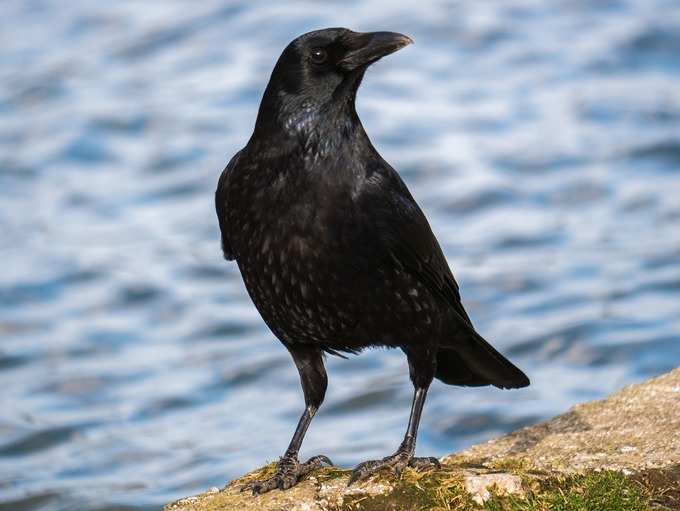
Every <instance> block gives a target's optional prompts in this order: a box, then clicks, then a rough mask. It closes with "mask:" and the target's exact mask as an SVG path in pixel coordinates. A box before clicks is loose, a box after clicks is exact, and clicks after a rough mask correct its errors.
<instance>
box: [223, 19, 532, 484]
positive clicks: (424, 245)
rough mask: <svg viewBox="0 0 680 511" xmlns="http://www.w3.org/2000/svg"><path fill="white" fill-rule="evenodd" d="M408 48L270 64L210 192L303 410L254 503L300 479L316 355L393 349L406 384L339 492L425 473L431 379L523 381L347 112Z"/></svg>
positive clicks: (346, 51) (299, 49) (372, 42)
mask: <svg viewBox="0 0 680 511" xmlns="http://www.w3.org/2000/svg"><path fill="white" fill-rule="evenodd" d="M412 42H413V41H412V40H411V39H410V38H409V37H407V36H405V35H402V34H398V33H394V32H368V33H360V32H354V31H351V30H348V29H345V28H328V29H323V30H316V31H313V32H309V33H307V34H304V35H302V36H300V37H298V38H296V39H295V40H293V41H292V42H291V43H290V44H289V45H288V46H287V47H286V48H285V50H284V51H283V53H282V54H281V56H280V57H279V59H278V61H277V63H276V65H275V67H274V70H273V72H272V74H271V78H270V80H269V84H268V85H267V88H266V90H265V92H264V95H263V97H262V102H261V104H260V108H259V111H258V114H257V119H256V121H255V128H254V130H253V134H252V136H251V137H250V140H249V141H248V143H247V144H246V146H245V147H244V148H243V149H241V150H240V151H239V152H238V153H236V155H235V156H234V157H233V158H232V159H231V161H229V163H228V165H227V167H226V168H225V169H224V171H223V172H222V174H221V176H220V178H219V182H218V185H217V191H216V193H215V205H216V210H217V218H218V221H219V227H220V231H221V235H222V251H223V254H224V257H225V258H226V259H227V260H236V262H237V264H238V268H239V270H240V272H241V275H242V277H243V281H244V283H245V286H246V289H247V291H248V294H249V295H250V298H251V299H252V301H253V303H254V305H255V307H256V308H257V310H258V311H259V313H260V315H261V316H262V319H263V320H264V322H265V323H266V324H267V326H268V327H269V328H270V330H271V331H272V332H273V333H274V335H275V336H276V337H277V338H278V339H279V340H280V341H281V342H282V343H283V345H284V346H285V347H286V349H287V350H288V351H289V352H290V354H291V356H292V357H293V361H294V362H295V365H296V366H297V369H298V371H299V374H300V382H301V385H302V391H303V394H304V399H305V405H306V406H305V410H304V412H303V413H302V416H301V417H300V420H299V422H298V425H297V428H296V430H295V434H294V435H293V438H292V440H291V442H290V445H289V447H288V449H287V450H286V452H285V454H284V455H283V456H282V457H281V458H280V460H279V462H278V465H277V468H276V472H275V473H274V475H273V476H272V477H271V478H269V479H266V480H262V481H252V482H251V483H249V484H247V485H245V486H244V489H249V490H252V492H253V494H259V493H263V492H266V491H269V490H272V489H274V488H280V489H286V488H289V487H291V486H293V485H294V484H295V483H296V482H297V481H298V479H299V478H300V477H301V476H302V475H304V474H306V473H308V472H309V471H311V470H313V469H315V468H319V467H321V466H323V465H324V464H329V465H330V464H332V463H331V461H330V459H329V458H328V457H326V456H323V455H319V456H314V457H312V458H311V459H309V460H308V461H306V462H305V463H301V462H300V461H299V460H298V452H299V449H300V445H301V444H302V440H303V437H304V436H305V432H306V431H307V428H308V427H309V424H310V422H311V421H312V418H313V417H314V415H315V414H316V412H317V410H318V408H319V406H320V405H321V403H322V402H323V399H324V395H325V393H326V387H327V377H326V370H325V368H324V362H323V361H324V354H332V355H339V356H343V357H344V356H345V354H355V353H358V352H360V351H361V350H363V349H364V348H367V347H374V346H382V347H389V348H399V349H401V350H402V351H403V352H404V354H405V355H406V357H407V360H408V367H409V375H410V379H411V382H412V383H413V386H414V395H413V403H412V407H411V414H410V417H409V421H408V427H407V429H406V434H405V436H404V440H403V442H402V443H401V445H400V446H399V448H398V449H397V451H396V453H395V454H393V455H391V456H387V457H385V458H383V459H381V460H374V461H367V462H364V463H361V464H359V465H358V466H357V467H356V468H355V469H354V471H353V472H352V475H351V477H350V481H349V484H352V483H353V482H355V481H358V480H361V479H365V478H366V477H368V476H370V475H371V474H373V473H374V472H376V471H377V470H379V469H382V468H389V469H391V470H392V471H394V472H395V473H396V474H400V473H401V471H402V470H403V469H404V468H405V467H407V466H411V467H417V468H427V467H437V466H438V461H437V459H436V458H415V457H414V452H415V446H416V435H417V431H418V423H419V422H420V416H421V413H422V410H423V405H424V403H425V397H426V395H427V391H428V388H429V386H430V384H431V383H432V380H433V378H437V379H439V380H441V381H442V382H444V383H447V384H449V385H463V386H481V385H494V386H496V387H499V388H519V387H524V386H526V385H529V379H528V378H527V377H526V375H525V374H524V373H523V372H522V371H521V370H519V369H518V368H517V367H515V366H514V365H513V364H512V363H511V362H510V361H508V360H507V359H506V358H505V357H503V355H501V354H500V353H499V352H498V351H496V350H495V349H494V348H493V347H492V346H491V345H490V344H489V343H488V342H487V341H485V340H484V339H483V338H482V337H481V336H480V335H479V334H478V333H477V332H476V330H475V328H474V327H473V325H472V322H471V320H470V317H469V316H468V314H467V313H466V312H465V309H464V308H463V304H462V303H461V297H460V293H459V288H458V284H457V283H456V280H455V279H454V277H453V274H452V273H451V270H450V269H449V266H448V264H447V262H446V259H445V257H444V254H443V253H442V250H441V248H440V246H439V243H438V242H437V239H436V238H435V236H434V234H433V233H432V230H431V229H430V226H429V224H428V222H427V220H426V218H425V215H424V214H423V212H422V211H421V209H420V208H419V207H418V204H416V201H415V200H414V199H413V197H412V196H411V194H410V193H409V190H408V189H407V187H406V185H405V184H404V182H403V181H402V180H401V178H400V177H399V175H398V174H397V172H396V171H395V170H394V169H393V168H392V167H391V166H390V165H389V164H388V163H387V162H386V161H385V160H384V159H383V158H382V157H381V156H380V154H378V151H377V150H376V149H375V147H373V144H372V143H371V141H370V140H369V138H368V135H367V134H366V132H365V131H364V128H363V126H362V124H361V121H360V120H359V117H358V115H357V112H356V109H355V98H356V93H357V89H358V88H359V85H360V83H361V81H362V78H363V76H364V73H365V71H366V69H367V68H368V67H369V66H370V65H371V64H373V63H374V62H376V61H377V60H379V59H380V58H381V57H384V56H385V55H388V54H390V53H393V52H395V51H397V50H399V49H401V48H403V47H404V46H407V45H408V44H410V43H412Z"/></svg>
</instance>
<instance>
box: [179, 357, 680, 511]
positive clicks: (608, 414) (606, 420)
mask: <svg viewBox="0 0 680 511" xmlns="http://www.w3.org/2000/svg"><path fill="white" fill-rule="evenodd" d="M442 462H443V467H442V469H441V470H437V471H433V472H424V473H420V472H416V471H415V470H411V469H406V470H405V471H404V472H403V474H402V475H401V477H400V478H396V477H395V476H394V475H393V474H391V473H379V474H376V475H375V476H373V477H371V478H369V479H368V480H367V481H362V482H361V483H358V484H356V485H353V486H351V487H350V488H347V481H348V480H349V475H350V471H349V470H342V469H338V468H335V467H331V468H324V469H320V470H318V471H315V472H314V473H312V474H309V475H308V476H307V477H305V478H304V479H303V480H302V481H300V482H299V483H298V484H297V485H296V486H294V487H293V488H290V489H288V490H285V491H279V490H274V491H271V492H268V493H266V494H264V495H260V496H255V497H254V496H252V495H250V494H249V493H242V492H240V488H241V486H242V485H243V484H244V483H245V482H246V481H248V480H251V479H261V478H264V477H267V476H268V475H270V474H271V473H273V471H274V468H275V464H274V463H272V464H269V465H266V466H265V467H262V468H261V469H258V470H257V471H255V472H252V473H250V474H248V475H246V476H244V477H242V478H240V479H237V480H235V481H233V482H232V483H230V484H229V485H227V486H226V487H225V488H223V489H222V490H218V489H216V488H215V489H213V490H212V491H209V492H207V493H204V494H201V495H198V496H195V497H188V498H186V499H182V500H179V501H177V502H175V503H173V504H169V505H168V506H166V511H231V510H238V511H241V510H243V511H248V510H257V511H268V510H277V511H278V510H285V511H383V510H394V511H397V510H398V511H411V510H413V511H416V510H436V511H442V510H459V511H468V510H469V511H471V510H476V509H485V510H488V511H552V510H556V511H624V510H625V511H642V510H652V509H653V510H663V509H666V510H668V509H670V510H678V511H680V369H675V370H674V371H672V372H670V373H668V374H665V375H663V376H660V377H658V378H655V379H653V380H650V381H647V382H645V383H641V384H638V385H631V386H629V387H627V388H625V389H623V390H621V391H620V392H617V393H616V394H614V395H612V396H611V397H609V398H608V399H606V400H603V401H594V402H590V403H585V404H582V405H578V406H576V407H574V408H573V409H572V410H571V411H569V412H568V413H566V414H564V415H561V416H558V417H556V418H554V419H552V420H550V421H547V422H544V423H540V424H536V425H534V426H529V427H527V428H523V429H521V430H519V431H516V432H514V433H511V434H509V435H506V436H504V437H501V438H499V439H495V440H492V441H490V442H487V443H485V444H480V445H478V446H474V447H471V448H470V449H467V450H466V451H463V452H462V453H458V454H453V455H450V456H447V457H445V458H444V459H443V460H442Z"/></svg>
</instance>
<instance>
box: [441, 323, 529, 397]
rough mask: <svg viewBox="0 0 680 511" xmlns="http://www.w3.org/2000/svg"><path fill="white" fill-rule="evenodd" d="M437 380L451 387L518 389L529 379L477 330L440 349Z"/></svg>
mask: <svg viewBox="0 0 680 511" xmlns="http://www.w3.org/2000/svg"><path fill="white" fill-rule="evenodd" d="M435 377H436V378H437V379H438V380H441V381H442V382H444V383H447V384H449V385H463V386H470V387H477V386H482V385H493V386H495V387H498V388H502V389H517V388H521V387H526V386H527V385H529V378H527V376H526V375H525V374H524V373H523V372H522V371H521V370H520V369H519V368H517V367H516V366H515V365H514V364H513V363H512V362H510V361H509V360H508V359H507V358H505V357H504V356H503V355H501V354H500V353H499V352H498V351H496V349H494V347H493V346H491V345H490V344H489V343H488V342H486V340H484V338H483V337H482V336H481V335H479V334H478V333H477V332H475V331H474V330H472V329H470V330H469V331H465V332H464V333H463V332H460V334H459V335H457V336H455V337H454V338H453V339H452V340H450V341H447V342H445V343H444V344H441V345H440V346H439V352H438V353H437V372H436V374H435Z"/></svg>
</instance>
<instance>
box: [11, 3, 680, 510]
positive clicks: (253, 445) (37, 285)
mask: <svg viewBox="0 0 680 511" xmlns="http://www.w3.org/2000/svg"><path fill="white" fill-rule="evenodd" d="M0 14H1V15H0V116H1V118H0V119H1V122H0V201H1V202H0V229H1V231H2V233H3V235H2V237H1V239H0V260H1V264H2V270H0V336H1V341H0V388H2V391H1V392H0V502H2V503H1V504H0V510H2V511H5V510H12V511H17V510H36V511H37V510H40V511H53V510H54V511H56V510H78V511H81V510H99V511H103V510H111V509H119V510H120V509H126V510H147V509H158V508H159V507H160V506H161V505H162V504H163V503H164V502H167V501H169V500H172V499H174V498H177V497H179V496H183V495H186V494H191V493H195V492H198V491H201V490H203V489H206V488H208V487H210V486H212V485H222V484H224V483H225V482H226V481H227V480H228V479H230V478H233V477H235V476H237V475H239V474H241V473H243V472H244V471H246V470H248V469H251V468H253V467H255V466H258V465H260V464H261V463H263V462H264V461H266V460H271V459H275V458H276V457H277V456H279V455H280V454H281V453H282V451H283V450H284V448H285V446H286V444H287V442H288V440H289V438H290V435H291V433H292V430H293V428H294V425H295V422H296V420H297V418H298V415H299V413H300V411H301V409H302V396H301V392H300V389H299V384H298V377H297V373H296V371H295V369H294V366H293V364H292V363H291V361H290V359H289V356H288V354H287V353H286V352H285V350H284V349H283V348H282V347H281V346H280V345H279V343H278V342H277V341H275V340H274V339H273V337H272V335H271V334H270V333H269V332H268V331H267V329H266V328H265V327H264V325H263V323H262V322H261V320H260V319H259V317H258V315H257V313H256V312H255V310H254V308H253V306H252V305H251V303H250V302H249V300H248V298H247V296H246V294H245V291H244V288H243V285H242V283H241V281H240V277H239V275H238V272H237V270H236V267H235V265H233V264H227V263H225V262H224V261H223V260H221V258H220V251H219V243H218V231H217V223H216V219H215V216H214V212H213V203H212V200H213V199H212V193H213V191H214V188H215V184H216V181H217V177H218V175H219V173H220V171H221V169H222V167H223V166H224V164H225V163H226V162H227V160H228V158H229V157H230V156H231V155H232V154H233V153H234V152H235V151H236V150H237V149H239V148H240V147H241V145H242V144H244V143H245V141H246V140H247V138H248V136H249V135H250V130H251V127H252V125H253V122H254V118H255V113H256V109H257V105H258V102H259V98H260V95H261V93H262V91H263V89H264V86H265V84H266V81H267V79H268V76H269V72H270V70H271V68H272V66H273V63H274V61H275V59H276V58H277V56H278V55H279V53H280V51H281V49H282V48H283V46H284V45H285V44H286V43H287V42H288V41H289V40H290V39H292V38H293V37H294V36H295V35H297V34H300V33H302V32H305V31H308V30H311V29H314V28H319V27H324V26H348V27H350V28H353V29H356V30H395V31H400V32H403V33H406V34H409V35H411V36H412V37H413V38H414V39H415V40H416V44H415V45H414V46H410V47H408V48H406V49H404V50H403V51H401V52H399V53H397V54H395V55H392V56H390V57H389V58H387V59H385V60H384V61H381V62H380V63H378V64H377V65H376V66H374V68H372V69H371V70H370V71H369V72H368V73H367V76H366V79H365V81H364V85H363V86H362V89H361V90H360V95H359V100H358V108H359V112H360V115H361V117H362V119H363V121H364V124H365V126H366V129H367V131H368V133H369V134H370V135H371V136H372V138H373V140H374V142H375V144H376V145H377V147H378V148H379V150H380V151H381V153H382V154H383V156H384V157H385V158H386V159H387V160H388V161H390V162H391V163H392V164H394V166H395V167H396V168H397V169H399V170H400V172H401V174H402V176H403V177H404V179H405V180H406V181H407V182H408V184H409V186H410V187H411V190H412V192H413V193H414V195H415V196H416V198H417V199H418V200H419V202H420V203H421V204H422V205H423V208H424V209H425V211H426V213H427V215H428V217H429V218H430V220H431V223H432V226H433V229H434V231H435V232H436V233H437V235H438V237H439V239H440V241H441V243H442V245H443V247H444V250H445V252H446V254H447V256H448V258H449V262H450V264H451V265H452V267H453V269H454V271H455V273H456V275H457V277H458V280H459V283H460V284H461V287H462V292H463V297H464V300H465V304H466V306H467V308H468V310H469V312H470V314H471V316H472V317H473V319H474V321H475V323H476V325H477V327H478V329H479V330H480V332H482V333H483V334H484V335H485V337H487V338H489V339H490V340H492V341H493V342H494V344H495V345H496V346H498V347H499V349H501V350H502V351H503V352H504V353H506V354H508V355H509V356H510V357H511V358H512V359H513V361H515V362H516V363H517V364H518V365H519V366H520V367H522V368H523V369H525V370H526V372H527V373H528V374H529V375H530V376H531V378H532V382H533V386H532V387H530V388H529V389H526V390H522V391H513V392H504V391H499V390H494V389H487V388H482V389H461V388H455V387H446V386H444V385H442V384H440V383H435V385H434V386H433V388H432V391H431V394H430V399H429V401H428V404H427V406H426V411H425V416H424V418H423V422H422V427H421V435H420V438H419V452H420V453H421V454H423V455H425V454H427V455H444V454H446V453H449V452H451V451H454V450H457V449H460V448H462V447H465V446H467V445H470V444H472V443H476V442H479V441H482V440H485V439H487V438H489V437H492V436H495V435H498V434H500V433H502V432H504V431H509V430H512V429H515V428H517V427H519V426H522V425H524V424H527V423H531V422H534V421H536V420H539V419H543V418H547V417H550V416H552V415H554V414H556V413H559V412H562V411H564V410H566V409H567V408H568V407H569V406H570V405H572V404H573V403H576V402H579V401H583V400H587V399H593V398H598V397H601V396H604V395H606V394H607V393H609V392H611V391H613V390H614V389H617V388H619V387H621V386H623V385H625V384H628V383H632V382H635V381H639V380H642V379H644V378H647V377H650V376H652V375H656V374H658V373H661V372H664V371H667V370H669V369H671V368H672V367H674V366H676V365H678V363H680V229H679V228H678V224H679V222H680V57H679V55H680V3H678V2H677V1H663V0H654V1H651V0H631V1H603V2H586V1H578V0H571V1H559V2H540V1H538V0H536V1H531V0H512V1H509V0H497V1H494V2H492V1H487V2H449V3H444V2H434V1H428V0H420V1H418V2H413V3H411V4H410V5H407V4H406V3H403V4H400V5H399V6H397V5H395V3H394V2H387V1H385V2H370V3H368V2H367V3H359V2H352V1H346V0H345V1H342V2H337V3H333V2H324V3H319V2H309V3H286V5H285V6H284V5H283V4H281V5H278V6H274V5H272V3H258V2H246V1H240V2H232V3H224V2H216V1H212V0H209V1H202V2H194V3H192V4H191V6H190V7H189V6H188V4H187V3H186V2H183V1H179V0H177V1H170V0H164V1H162V2H160V1H158V2H151V3H150V2H134V1H119V2H114V3H110V2H109V3H106V2H94V1H89V2H88V1H83V0H73V1H70V2H58V1H56V0H43V1H37V0H31V1H19V0H8V1H5V2H3V3H2V6H1V7H0ZM328 367H329V377H330V387H329V392H328V395H327V399H326V403H325V405H324V407H323V408H322V410H321V411H320V413H319V415H318V417H317V418H316V419H315V421H314V423H313V425H312V427H311V430H310V432H309V434H308V437H307V439H306V441H305V444H304V446H303V453H302V455H303V456H309V455H312V454H317V453H321V452H323V453H324V454H327V455H329V456H330V457H331V458H332V459H333V460H334V461H335V462H336V463H338V464H341V465H343V466H347V467H349V466H352V465H353V464H355V463H357V462H359V461H362V460H364V459H368V458H373V457H377V456H384V455H386V454H388V453H390V452H392V451H393V450H394V448H395V447H396V446H397V445H398V443H399V442H400V440H401V436H402V434H403V431H404V428H405V425H406V419H407V414H408V408H409V403H410V398H411V387H410V384H409V382H408V377H407V369H406V365H405V361H404V358H403V356H402V355H401V353H398V352H396V351H384V350H379V351H373V352H368V353H364V354H362V355H361V356H360V357H356V358H352V359H350V360H347V361H344V360H338V359H334V358H333V359H329V360H328Z"/></svg>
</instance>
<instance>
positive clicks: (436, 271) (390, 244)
mask: <svg viewBox="0 0 680 511" xmlns="http://www.w3.org/2000/svg"><path fill="white" fill-rule="evenodd" d="M370 181H371V183H370V184H368V185H367V186H366V187H364V189H363V190H362V193H361V199H360V200H361V201H362V203H363V204H362V210H363V211H365V212H367V213H368V214H369V215H370V217H371V221H372V222H373V223H374V229H375V230H374V232H376V233H378V234H377V239H374V243H376V244H377V246H376V247H375V248H376V249H377V251H378V252H380V253H381V254H380V255H382V257H389V258H390V259H391V260H392V261H394V262H395V263H396V264H397V265H398V266H399V267H402V268H404V269H405V270H406V271H408V272H409V273H411V274H412V275H415V276H416V278H417V279H418V280H420V281H421V282H422V283H423V284H424V285H425V286H426V287H427V288H429V289H430V290H431V291H432V292H433V293H434V294H435V295H438V296H440V297H441V298H442V299H443V300H444V301H445V302H447V303H448V304H449V305H450V306H451V308H452V312H453V314H454V316H457V317H458V319H459V321H460V323H461V324H462V325H464V326H466V327H469V328H470V329H473V327H472V322H471V320H470V317H469V316H468V314H467V312H466V311H465V309H464V308H463V304H462V303H461V298H460V292H459V288H458V283H457V282H456V279H455V278H454V277H453V273H451V269H450V268H449V265H448V264H447V262H446V258H445V257H444V254H443V252H442V249H441V247H440V246H439V243H438V242H437V239H436V238H435V235H434V234H433V233H432V229H431V228H430V225H429V223H428V222H427V219H426V218H425V215H424V214H423V212H422V211H421V209H420V207H419V206H418V204H417V203H416V201H415V199H413V197H412V196H411V193H410V192H409V191H408V188H406V185H405V184H404V182H403V181H402V180H401V178H400V177H399V175H398V174H397V173H396V171H394V170H393V169H392V168H391V167H390V168H389V171H388V172H385V173H380V175H379V177H378V178H377V179H376V178H373V179H371V180H370Z"/></svg>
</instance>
